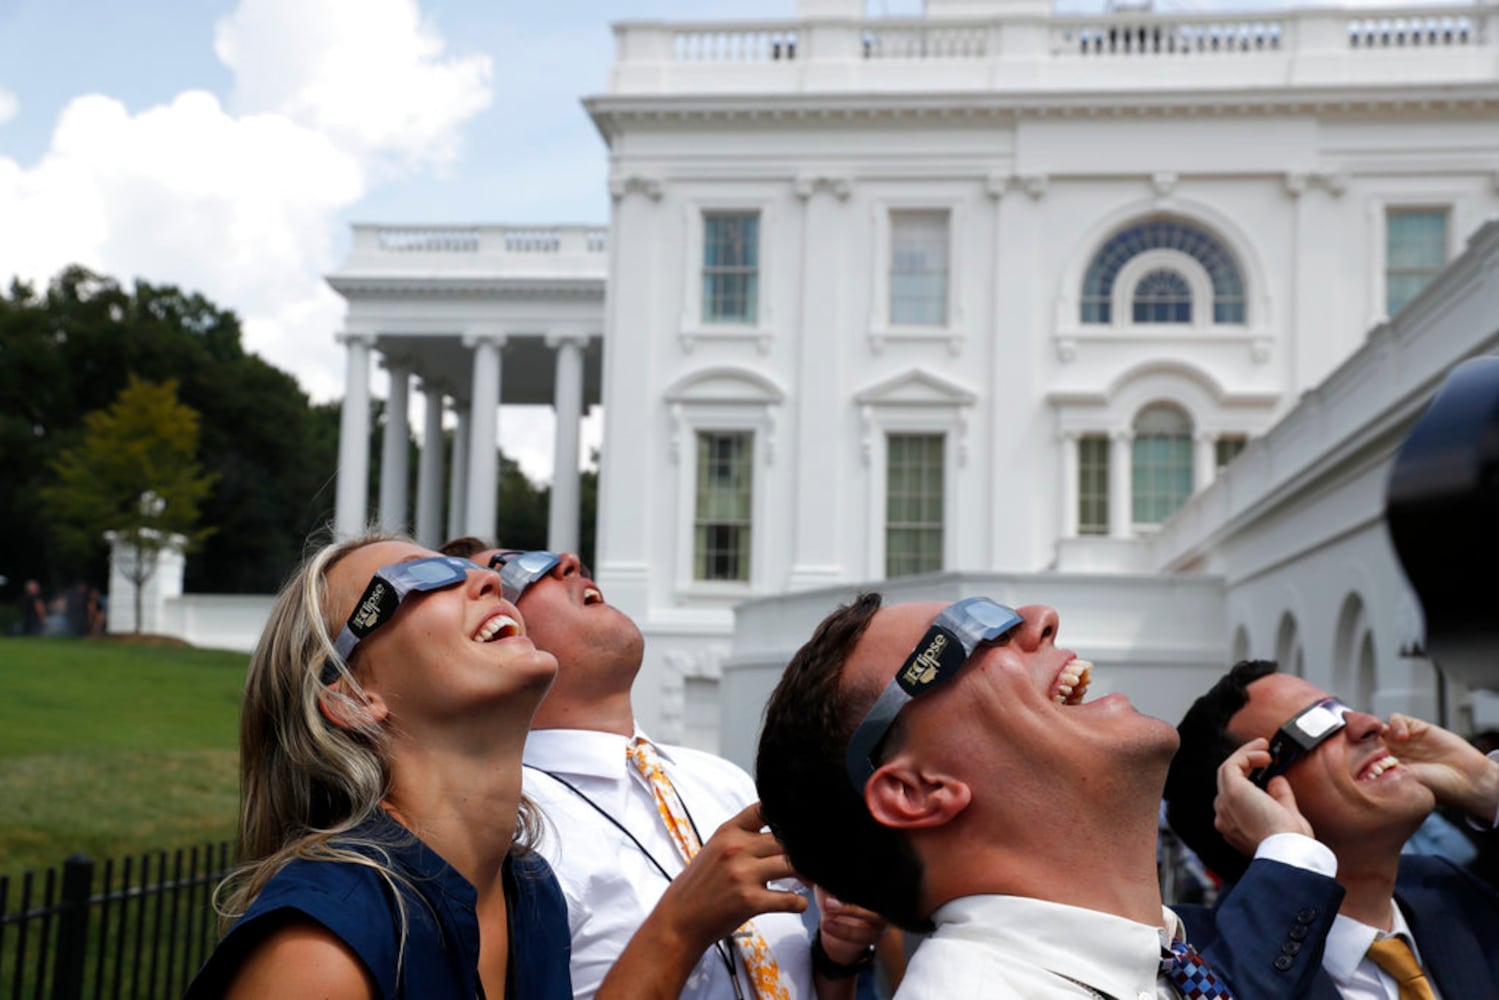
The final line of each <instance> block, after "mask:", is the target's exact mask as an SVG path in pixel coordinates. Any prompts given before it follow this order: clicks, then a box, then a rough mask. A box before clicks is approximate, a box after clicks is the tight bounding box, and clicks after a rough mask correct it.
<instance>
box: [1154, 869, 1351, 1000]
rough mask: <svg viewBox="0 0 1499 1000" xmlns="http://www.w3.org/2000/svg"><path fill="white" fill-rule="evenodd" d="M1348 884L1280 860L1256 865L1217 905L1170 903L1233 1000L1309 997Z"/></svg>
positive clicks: (1188, 934)
mask: <svg viewBox="0 0 1499 1000" xmlns="http://www.w3.org/2000/svg"><path fill="white" fill-rule="evenodd" d="M1341 905H1343V887H1342V886H1340V885H1338V883H1337V882H1335V881H1334V880H1332V879H1330V878H1327V877H1326V876H1324V875H1316V874H1313V873H1312V872H1309V871H1305V870H1303V869H1300V868H1297V867H1295V866H1293V865H1285V864H1281V863H1280V862H1279V861H1263V860H1262V861H1254V862H1252V863H1251V864H1250V865H1249V870H1248V871H1246V872H1245V873H1244V877H1243V878H1242V879H1240V880H1239V882H1238V884H1237V885H1235V886H1234V888H1233V890H1232V891H1230V892H1228V893H1226V894H1225V895H1224V896H1222V897H1221V898H1220V899H1219V901H1218V905H1217V906H1216V907H1213V908H1211V909H1210V908H1208V907H1204V906H1173V907H1172V909H1174V910H1175V911H1176V912H1177V914H1178V915H1179V916H1180V917H1181V918H1182V923H1183V924H1185V925H1186V927H1187V940H1188V941H1189V942H1191V943H1192V944H1193V945H1194V946H1195V947H1196V948H1197V950H1198V951H1199V952H1201V953H1202V956H1203V958H1205V959H1207V961H1208V963H1209V964H1211V965H1212V966H1213V968H1214V969H1216V970H1217V971H1218V972H1219V973H1220V974H1222V976H1223V978H1224V979H1225V980H1227V982H1228V985H1229V988H1230V989H1232V990H1233V994H1234V998H1235V1000H1276V998H1291V997H1307V996H1312V995H1313V993H1312V992H1311V991H1312V989H1313V985H1314V982H1315V980H1316V978H1317V977H1319V976H1320V977H1321V978H1323V979H1326V978H1327V975H1326V973H1324V972H1323V971H1322V947H1323V945H1324V944H1325V943H1326V941H1327V932H1328V930H1329V929H1330V928H1331V927H1332V921H1333V918H1334V917H1336V916H1337V914H1338V907H1339V906H1341Z"/></svg>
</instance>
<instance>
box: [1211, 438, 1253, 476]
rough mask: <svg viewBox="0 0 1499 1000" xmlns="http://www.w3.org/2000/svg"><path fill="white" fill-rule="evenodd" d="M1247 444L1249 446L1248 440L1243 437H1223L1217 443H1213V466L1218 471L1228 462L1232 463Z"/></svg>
mask: <svg viewBox="0 0 1499 1000" xmlns="http://www.w3.org/2000/svg"><path fill="white" fill-rule="evenodd" d="M1247 444H1249V439H1248V438H1247V437H1243V436H1242V435H1225V436H1223V437H1221V438H1219V439H1218V440H1217V441H1214V442H1213V458H1214V459H1215V462H1214V464H1215V465H1217V466H1218V468H1220V469H1221V468H1223V467H1224V466H1225V465H1227V464H1228V463H1229V462H1232V461H1233V460H1234V459H1236V458H1238V457H1239V452H1241V451H1243V450H1244V446H1245V445H1247Z"/></svg>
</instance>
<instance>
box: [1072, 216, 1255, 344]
mask: <svg viewBox="0 0 1499 1000" xmlns="http://www.w3.org/2000/svg"><path fill="white" fill-rule="evenodd" d="M1150 250H1175V251H1177V252H1179V253H1183V254H1186V255H1187V256H1189V257H1191V258H1192V259H1193V260H1195V261H1197V263H1199V264H1201V265H1202V268H1203V270H1205V271H1206V272H1207V274H1208V278H1209V280H1211V281H1212V283H1213V314H1212V315H1213V322H1214V323H1243V322H1244V279H1243V277H1242V275H1241V272H1240V270H1239V264H1238V261H1236V260H1235V259H1234V256H1233V254H1232V253H1230V252H1229V250H1228V248H1227V247H1225V246H1224V245H1223V244H1222V243H1220V242H1219V241H1218V240H1217V239H1216V238H1214V237H1213V236H1210V235H1209V234H1208V233H1206V232H1205V231H1203V230H1202V229H1200V228H1199V227H1197V226H1195V225H1193V224H1192V223H1190V222H1184V221H1182V220H1181V219H1172V218H1156V219H1147V220H1145V221H1143V222H1137V223H1135V224H1134V225H1131V226H1129V227H1127V228H1125V229H1123V230H1121V231H1119V232H1118V233H1115V234H1114V235H1113V236H1111V237H1109V239H1108V241H1107V242H1105V243H1104V245H1103V246H1102V247H1101V248H1099V251H1098V252H1097V253H1096V254H1094V255H1093V260H1092V261H1090V262H1089V264H1088V270H1087V272H1086V274H1084V276H1083V291H1082V301H1081V315H1080V316H1079V319H1080V320H1081V321H1082V322H1084V323H1112V322H1113V321H1114V315H1113V310H1114V307H1113V301H1114V281H1115V279H1116V278H1118V277H1119V272H1120V270H1121V269H1123V267H1124V265H1126V264H1128V263H1129V262H1130V261H1131V260H1133V259H1134V258H1135V257H1137V256H1139V255H1140V254H1142V253H1145V252H1147V251H1150ZM1152 274H1154V272H1152ZM1148 277H1150V275H1147V278H1148ZM1141 284H1142V285H1143V284H1144V281H1143V280H1142V281H1141ZM1136 294H1137V295H1138V286H1137V289H1136ZM1136 301H1137V302H1138V299H1137V300H1136ZM1136 308H1137V309H1138V305H1137V306H1136ZM1190 321H1191V320H1190V317H1188V319H1186V320H1153V321H1151V322H1190ZM1137 322H1139V320H1137Z"/></svg>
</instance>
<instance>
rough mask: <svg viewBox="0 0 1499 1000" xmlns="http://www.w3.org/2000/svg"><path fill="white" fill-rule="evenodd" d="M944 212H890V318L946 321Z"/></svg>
mask: <svg viewBox="0 0 1499 1000" xmlns="http://www.w3.org/2000/svg"><path fill="white" fill-rule="evenodd" d="M947 227H948V222H947V213H946V212H891V213H890V322H891V324H893V325H897V326H942V325H943V324H945V323H946V322H947Z"/></svg>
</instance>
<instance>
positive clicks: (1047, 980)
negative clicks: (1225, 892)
mask: <svg viewBox="0 0 1499 1000" xmlns="http://www.w3.org/2000/svg"><path fill="white" fill-rule="evenodd" d="M932 920H933V922H934V923H935V924H936V925H937V929H936V930H935V931H933V932H932V933H931V935H929V936H928V937H927V939H926V940H925V941H923V942H922V943H921V946H920V947H919V948H917V949H916V953H915V954H914V955H912V956H911V962H910V964H909V965H908V966H907V968H906V976H905V978H904V979H903V980H901V984H900V989H898V990H897V991H896V993H895V996H896V1000H955V998H959V997H961V998H964V1000H969V998H984V1000H1035V998H1038V997H1095V998H1096V997H1098V996H1100V995H1102V996H1104V997H1109V998H1112V1000H1179V998H1178V995H1177V992H1176V988H1175V987H1174V986H1172V985H1171V983H1170V981H1169V980H1167V979H1165V978H1163V977H1162V976H1161V949H1162V947H1163V946H1164V945H1169V943H1170V941H1171V940H1172V939H1174V938H1176V937H1180V936H1184V935H1183V931H1182V926H1181V921H1180V920H1179V919H1178V918H1177V916H1176V914H1175V913H1172V912H1171V910H1170V909H1168V908H1166V907H1162V908H1161V925H1160V926H1155V925H1152V924H1141V923H1136V922H1135V921H1133V920H1128V919H1126V918H1124V917H1118V916H1114V915H1113V914H1109V913H1101V912H1099V911H1098V910H1085V909H1082V908H1081V907H1077V906H1065V905H1063V904H1061V903H1049V902H1046V901H1045V900H1040V899H1030V898H1028V897H1025V896H964V897H962V898H960V899H955V900H953V901H952V902H950V903H947V904H945V905H943V906H941V907H940V908H938V910H937V912H936V913H934V914H932Z"/></svg>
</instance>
